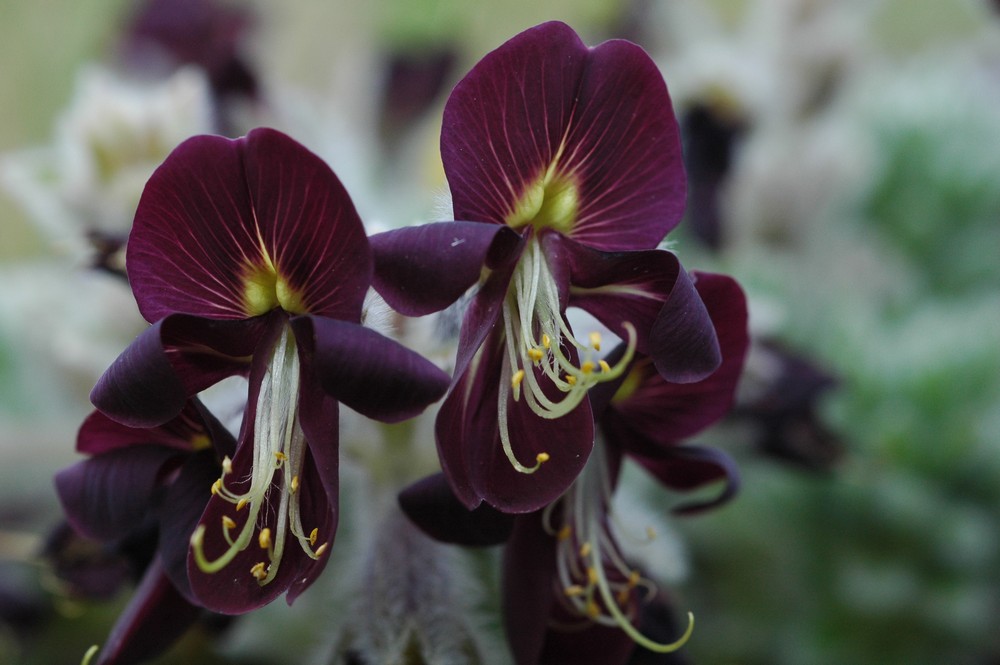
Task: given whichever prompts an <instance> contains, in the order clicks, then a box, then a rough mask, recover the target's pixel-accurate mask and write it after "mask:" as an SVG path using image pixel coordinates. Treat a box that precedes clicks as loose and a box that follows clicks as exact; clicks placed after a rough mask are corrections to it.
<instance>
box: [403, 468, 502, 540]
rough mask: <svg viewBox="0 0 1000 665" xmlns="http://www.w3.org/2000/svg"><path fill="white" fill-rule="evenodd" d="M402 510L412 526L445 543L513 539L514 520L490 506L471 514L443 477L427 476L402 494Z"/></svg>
mask: <svg viewBox="0 0 1000 665" xmlns="http://www.w3.org/2000/svg"><path fill="white" fill-rule="evenodd" d="M399 506H400V508H402V509H403V512H404V513H405V514H406V516H407V517H408V518H409V519H410V521H411V522H413V523H414V524H416V525H417V527H418V528H419V529H420V530H421V531H423V532H424V533H425V534H427V535H428V536H430V537H431V538H433V539H434V540H437V541H438V542H442V543H450V544H455V545H463V546H466V547H488V546H490V545H499V544H500V543H502V542H504V541H506V540H507V538H508V537H510V532H511V529H512V528H513V526H514V519H515V518H514V517H513V516H512V515H508V514H506V513H501V512H499V511H497V510H495V509H494V508H492V507H491V506H488V505H486V504H481V505H479V506H478V507H477V508H476V509H474V510H469V509H468V508H466V507H465V506H464V505H462V503H461V502H460V501H459V500H458V498H457V497H456V496H455V493H454V492H453V491H452V490H451V486H450V485H449V484H448V479H447V478H446V477H445V475H444V474H443V473H437V474H434V475H431V476H427V477H426V478H423V479H422V480H418V481H417V482H415V483H413V484H412V485H410V486H409V487H407V488H406V489H404V490H403V491H402V492H400V493H399Z"/></svg>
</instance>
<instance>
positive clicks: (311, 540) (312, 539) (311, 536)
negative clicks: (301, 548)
mask: <svg viewBox="0 0 1000 665" xmlns="http://www.w3.org/2000/svg"><path fill="white" fill-rule="evenodd" d="M317 538H319V528H315V529H313V530H312V531H310V532H309V544H310V545H315V544H316V539H317Z"/></svg>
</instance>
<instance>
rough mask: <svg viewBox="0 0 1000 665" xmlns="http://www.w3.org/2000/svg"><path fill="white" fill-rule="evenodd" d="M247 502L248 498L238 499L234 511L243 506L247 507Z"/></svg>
mask: <svg viewBox="0 0 1000 665" xmlns="http://www.w3.org/2000/svg"><path fill="white" fill-rule="evenodd" d="M248 503H250V502H249V500H247V499H240V500H239V501H237V502H236V511H237V512H239V511H241V510H243V509H244V508H246V507H247V504H248Z"/></svg>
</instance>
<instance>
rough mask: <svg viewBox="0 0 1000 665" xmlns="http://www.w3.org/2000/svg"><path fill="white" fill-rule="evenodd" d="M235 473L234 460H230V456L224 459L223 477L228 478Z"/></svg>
mask: <svg viewBox="0 0 1000 665" xmlns="http://www.w3.org/2000/svg"><path fill="white" fill-rule="evenodd" d="M232 472H233V460H231V459H229V455H226V456H225V457H223V458H222V475H224V476H226V475H229V474H230V473H232Z"/></svg>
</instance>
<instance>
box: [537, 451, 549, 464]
mask: <svg viewBox="0 0 1000 665" xmlns="http://www.w3.org/2000/svg"><path fill="white" fill-rule="evenodd" d="M550 459H552V458H551V457H549V454H548V453H538V454H537V455H535V461H536V462H538V463H539V464H544V463H545V462H548V461H549V460H550Z"/></svg>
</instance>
